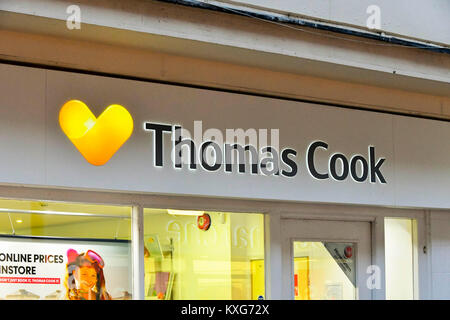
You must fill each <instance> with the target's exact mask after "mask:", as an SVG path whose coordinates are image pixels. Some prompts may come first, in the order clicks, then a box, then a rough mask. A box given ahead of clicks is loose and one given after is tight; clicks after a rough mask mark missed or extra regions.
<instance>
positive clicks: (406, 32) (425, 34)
mask: <svg viewBox="0 0 450 320" xmlns="http://www.w3.org/2000/svg"><path fill="white" fill-rule="evenodd" d="M218 2H232V3H235V4H236V3H238V4H245V5H250V6H254V7H257V8H266V9H270V10H275V11H282V12H288V13H294V14H297V15H303V16H308V17H313V18H318V19H322V20H326V21H331V22H336V23H345V24H351V25H355V26H359V27H364V28H366V22H367V18H368V17H369V14H367V12H366V10H367V8H368V7H369V6H370V5H377V6H378V7H379V8H380V10H381V30H384V31H386V32H390V33H396V34H399V35H403V36H408V37H413V38H418V39H423V40H429V41H435V42H441V43H446V44H450V32H449V31H448V30H449V28H450V1H447V0H427V1H423V0H395V1H392V0H315V1H311V0H282V1H273V0H235V1H227V0H224V1H221V0H219V1H218Z"/></svg>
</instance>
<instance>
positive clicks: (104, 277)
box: [0, 238, 131, 300]
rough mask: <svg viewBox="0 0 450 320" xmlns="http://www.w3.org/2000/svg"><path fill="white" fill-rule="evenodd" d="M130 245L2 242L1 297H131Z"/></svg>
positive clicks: (32, 298) (0, 261) (2, 239)
mask: <svg viewBox="0 0 450 320" xmlns="http://www.w3.org/2000/svg"><path fill="white" fill-rule="evenodd" d="M130 274H131V270H130V244H129V242H125V241H96V240H94V241H84V240H82V241H80V240H59V239H58V240H56V239H55V240H53V239H49V240H47V239H27V238H0V299H6V300H18V299H20V300H63V299H72V300H110V299H112V300H116V299H117V300H121V299H130V298H131V294H130V292H131V275H130Z"/></svg>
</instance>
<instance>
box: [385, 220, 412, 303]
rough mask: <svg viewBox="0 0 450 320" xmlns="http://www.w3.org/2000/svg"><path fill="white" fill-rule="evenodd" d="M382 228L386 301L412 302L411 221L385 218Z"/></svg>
mask: <svg viewBox="0 0 450 320" xmlns="http://www.w3.org/2000/svg"><path fill="white" fill-rule="evenodd" d="M384 226H385V230H384V235H385V240H384V241H385V256H386V262H385V265H386V271H385V272H386V299H387V300H412V299H413V298H414V281H413V269H414V268H413V242H412V241H413V234H412V220H411V219H400V218H386V219H385V221H384Z"/></svg>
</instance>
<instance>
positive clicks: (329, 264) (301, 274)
mask: <svg viewBox="0 0 450 320" xmlns="http://www.w3.org/2000/svg"><path fill="white" fill-rule="evenodd" d="M354 249H355V244H354V243H349V242H347V243H345V242H321V241H293V272H294V299H295V300H354V299H355V298H356V277H355V276H356V273H355V267H356V263H355V261H356V255H355V253H354V252H355V250H354Z"/></svg>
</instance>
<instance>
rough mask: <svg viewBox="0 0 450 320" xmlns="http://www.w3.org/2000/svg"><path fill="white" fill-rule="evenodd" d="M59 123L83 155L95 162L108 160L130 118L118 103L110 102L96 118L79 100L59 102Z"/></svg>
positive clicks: (125, 133) (126, 135)
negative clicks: (60, 105) (62, 103)
mask: <svg viewBox="0 0 450 320" xmlns="http://www.w3.org/2000/svg"><path fill="white" fill-rule="evenodd" d="M59 125H60V126H61V129H62V131H63V132H64V133H65V134H66V136H67V137H68V138H69V139H70V141H72V143H73V144H74V145H75V147H76V148H77V149H78V151H80V153H81V154H82V155H83V157H84V158H85V159H86V160H87V161H88V162H89V163H90V164H93V165H95V166H101V165H104V164H105V163H106V162H108V161H109V159H111V157H112V156H113V155H114V154H115V153H116V151H117V150H119V149H120V147H121V146H122V145H123V144H124V143H125V142H126V141H127V140H128V138H129V137H130V136H131V134H132V132H133V118H132V117H131V115H130V113H129V112H128V111H127V109H125V108H124V107H122V106H121V105H118V104H112V105H110V106H109V107H108V108H106V110H105V111H103V113H102V114H101V115H100V116H99V117H98V118H96V117H95V116H94V115H93V114H92V112H91V110H90V109H89V107H88V106H87V105H86V104H84V102H82V101H79V100H70V101H68V102H66V103H65V104H64V105H63V106H62V108H61V110H60V112H59Z"/></svg>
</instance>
